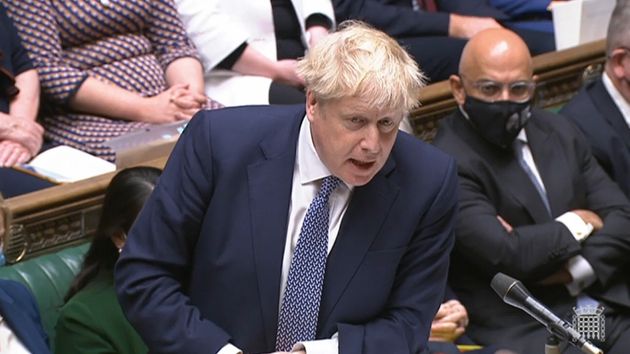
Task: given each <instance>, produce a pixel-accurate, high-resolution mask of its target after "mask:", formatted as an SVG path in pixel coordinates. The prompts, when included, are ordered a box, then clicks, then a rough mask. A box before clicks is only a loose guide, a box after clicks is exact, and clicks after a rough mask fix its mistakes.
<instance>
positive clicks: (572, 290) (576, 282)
mask: <svg viewBox="0 0 630 354" xmlns="http://www.w3.org/2000/svg"><path fill="white" fill-rule="evenodd" d="M567 271H568V272H569V273H570V274H571V276H572V277H573V281H571V282H570V283H569V284H566V287H567V290H568V291H569V294H571V295H572V296H577V295H578V294H579V293H581V292H582V290H584V289H586V288H587V287H589V286H590V285H591V284H593V283H594V282H595V281H596V280H597V277H596V276H595V271H594V270H593V267H592V266H591V264H590V263H589V262H588V261H587V260H586V258H584V257H582V256H580V255H577V256H575V257H572V258H571V259H569V261H568V262H567Z"/></svg>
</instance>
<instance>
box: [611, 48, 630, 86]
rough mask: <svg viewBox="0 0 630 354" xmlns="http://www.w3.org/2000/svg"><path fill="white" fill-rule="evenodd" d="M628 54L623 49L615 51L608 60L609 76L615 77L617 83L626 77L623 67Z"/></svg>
mask: <svg viewBox="0 0 630 354" xmlns="http://www.w3.org/2000/svg"><path fill="white" fill-rule="evenodd" d="M625 56H626V53H625V51H624V50H623V49H615V50H613V51H612V53H611V54H610V58H608V66H609V67H610V71H609V74H610V75H612V76H614V77H613V79H614V80H615V81H617V82H618V81H619V80H623V79H624V78H625V77H626V70H625V68H624V65H623V59H624V57H625Z"/></svg>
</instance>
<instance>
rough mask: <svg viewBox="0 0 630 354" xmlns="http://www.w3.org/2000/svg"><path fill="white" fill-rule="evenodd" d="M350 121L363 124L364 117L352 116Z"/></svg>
mask: <svg viewBox="0 0 630 354" xmlns="http://www.w3.org/2000/svg"><path fill="white" fill-rule="evenodd" d="M350 122H351V123H352V124H361V123H363V119H361V118H359V117H352V118H350Z"/></svg>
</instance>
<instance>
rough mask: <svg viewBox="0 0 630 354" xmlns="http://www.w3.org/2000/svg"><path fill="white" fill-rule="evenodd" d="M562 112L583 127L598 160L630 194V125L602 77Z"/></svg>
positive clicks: (589, 85) (625, 191) (583, 131)
mask: <svg viewBox="0 0 630 354" xmlns="http://www.w3.org/2000/svg"><path fill="white" fill-rule="evenodd" d="M560 113H561V114H562V115H564V116H566V117H567V118H569V119H570V120H571V121H573V123H575V124H576V125H577V126H578V128H580V130H581V131H582V133H583V134H584V135H585V136H586V138H587V139H588V140H589V142H590V143H591V147H592V149H593V155H594V156H595V158H596V159H597V161H598V162H599V163H600V165H601V166H602V167H603V168H604V170H605V171H606V172H607V173H608V175H609V176H610V177H611V178H612V179H613V180H614V181H615V182H617V184H618V185H619V187H621V189H622V190H623V192H624V193H625V194H626V196H628V197H630V128H628V124H627V123H626V121H625V119H624V117H623V115H622V114H621V111H620V110H619V108H618V107H617V105H616V104H615V102H614V101H613V99H612V97H610V94H609V93H608V91H606V87H604V83H603V81H602V79H601V78H600V79H598V80H597V81H594V82H592V83H590V84H588V85H587V86H585V87H584V88H583V89H582V90H581V91H580V92H579V93H578V95H577V96H575V97H574V98H573V99H572V100H571V101H569V103H567V104H566V105H565V106H564V107H563V108H562V110H561V111H560Z"/></svg>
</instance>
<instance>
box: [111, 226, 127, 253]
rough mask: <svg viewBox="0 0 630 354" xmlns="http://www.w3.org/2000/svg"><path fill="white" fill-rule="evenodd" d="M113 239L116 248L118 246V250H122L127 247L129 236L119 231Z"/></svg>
mask: <svg viewBox="0 0 630 354" xmlns="http://www.w3.org/2000/svg"><path fill="white" fill-rule="evenodd" d="M111 239H112V242H113V243H114V246H116V248H118V249H119V250H120V249H122V248H123V246H125V242H126V241H127V234H126V233H125V232H124V231H123V230H117V231H116V232H114V234H113V235H112V236H111Z"/></svg>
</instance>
